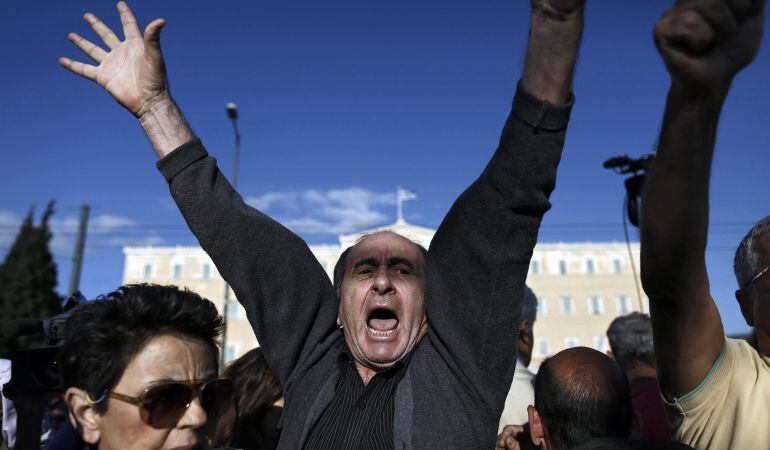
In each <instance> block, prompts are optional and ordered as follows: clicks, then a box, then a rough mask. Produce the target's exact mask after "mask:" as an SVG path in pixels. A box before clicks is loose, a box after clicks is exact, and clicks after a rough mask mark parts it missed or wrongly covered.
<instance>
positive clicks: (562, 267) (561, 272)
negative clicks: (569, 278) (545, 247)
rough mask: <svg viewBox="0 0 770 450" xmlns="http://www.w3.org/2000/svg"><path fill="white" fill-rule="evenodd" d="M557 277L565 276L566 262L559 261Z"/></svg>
mask: <svg viewBox="0 0 770 450" xmlns="http://www.w3.org/2000/svg"><path fill="white" fill-rule="evenodd" d="M559 275H567V261H565V260H563V259H560V260H559Z"/></svg>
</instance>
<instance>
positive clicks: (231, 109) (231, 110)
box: [227, 103, 238, 120]
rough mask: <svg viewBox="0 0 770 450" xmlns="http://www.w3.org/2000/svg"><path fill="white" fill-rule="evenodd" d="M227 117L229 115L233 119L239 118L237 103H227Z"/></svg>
mask: <svg viewBox="0 0 770 450" xmlns="http://www.w3.org/2000/svg"><path fill="white" fill-rule="evenodd" d="M227 117H229V118H230V119H232V120H235V119H237V118H238V106H236V105H235V103H228V104H227Z"/></svg>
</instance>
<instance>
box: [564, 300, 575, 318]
mask: <svg viewBox="0 0 770 450" xmlns="http://www.w3.org/2000/svg"><path fill="white" fill-rule="evenodd" d="M561 313H562V314H564V315H565V316H574V315H575V300H574V299H573V298H572V297H562V298H561Z"/></svg>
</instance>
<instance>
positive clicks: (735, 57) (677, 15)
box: [653, 0, 765, 88]
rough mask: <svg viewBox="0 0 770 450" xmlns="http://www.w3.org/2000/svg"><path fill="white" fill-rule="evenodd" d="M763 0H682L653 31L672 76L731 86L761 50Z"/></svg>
mask: <svg viewBox="0 0 770 450" xmlns="http://www.w3.org/2000/svg"><path fill="white" fill-rule="evenodd" d="M764 3H765V1H764V0H680V1H678V2H677V3H676V5H675V6H674V7H673V8H671V9H670V10H668V11H667V12H666V13H665V14H663V17H662V18H661V19H660V20H659V21H658V23H657V24H656V25H655V29H654V31H653V35H654V38H655V44H656V45H657V47H658V51H659V52H660V54H661V56H662V57H663V61H664V62H665V64H666V68H667V69H668V71H669V73H670V74H671V77H672V79H673V80H674V81H675V82H677V83H680V84H682V85H684V86H689V87H705V88H708V87H711V86H715V85H722V86H725V85H729V83H730V81H731V80H732V78H733V77H734V76H735V74H737V73H738V72H739V71H740V70H741V69H743V68H744V67H746V66H747V65H749V63H751V61H752V60H754V57H755V56H756V55H757V51H758V50H759V43H760V41H761V39H762V28H763V22H764Z"/></svg>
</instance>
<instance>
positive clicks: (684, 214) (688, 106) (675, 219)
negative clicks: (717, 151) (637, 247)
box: [641, 84, 727, 400]
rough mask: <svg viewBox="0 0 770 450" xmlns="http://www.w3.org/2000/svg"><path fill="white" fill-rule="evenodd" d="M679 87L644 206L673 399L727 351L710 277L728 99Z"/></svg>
mask: <svg viewBox="0 0 770 450" xmlns="http://www.w3.org/2000/svg"><path fill="white" fill-rule="evenodd" d="M714 92H715V91H714V90H709V91H704V92H701V93H687V92H685V91H684V90H682V89H681V88H679V87H677V86H676V84H674V86H672V88H671V90H670V91H669V95H668V102H667V104H666V113H665V116H664V119H663V127H662V129H661V135H660V143H659V147H658V155H657V158H656V161H655V165H654V167H653V170H652V171H651V172H650V175H649V178H648V180H647V186H646V191H645V194H644V201H643V204H642V205H643V207H642V236H641V242H642V254H641V259H642V283H643V284H644V290H645V292H646V293H647V295H648V296H649V298H650V312H651V317H652V321H653V332H654V336H655V350H656V355H657V361H658V376H659V379H660V384H661V387H662V389H663V393H664V394H665V395H666V397H667V398H668V399H670V400H671V399H673V398H675V397H679V396H681V395H683V394H685V393H687V392H690V391H691V390H692V389H694V388H695V387H696V386H697V385H698V384H699V383H700V382H701V380H703V377H705V376H706V374H707V373H708V371H709V370H710V369H711V366H712V365H713V363H714V361H715V360H716V358H717V356H718V355H719V352H720V351H721V350H722V348H723V346H724V330H723V329H722V321H721V319H720V317H719V311H718V310H717V308H716V304H715V303H714V300H713V299H712V298H711V293H710V287H709V281H708V274H707V272H706V260H705V250H706V240H707V230H708V210H709V203H708V191H709V176H710V172H711V160H712V155H713V152H714V140H715V137H716V130H717V122H718V119H719V113H720V111H721V108H722V103H723V101H724V96H725V93H726V92H727V89H724V91H722V90H719V94H717V95H714Z"/></svg>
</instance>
